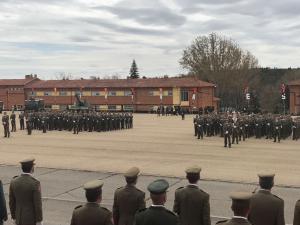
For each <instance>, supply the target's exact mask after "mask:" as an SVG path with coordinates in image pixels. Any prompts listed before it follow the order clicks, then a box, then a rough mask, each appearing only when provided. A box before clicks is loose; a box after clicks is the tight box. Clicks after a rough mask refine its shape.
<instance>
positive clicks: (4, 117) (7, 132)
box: [2, 113, 10, 138]
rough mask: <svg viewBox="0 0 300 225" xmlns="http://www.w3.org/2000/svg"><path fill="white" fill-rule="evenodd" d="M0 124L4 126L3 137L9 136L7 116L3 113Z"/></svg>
mask: <svg viewBox="0 0 300 225" xmlns="http://www.w3.org/2000/svg"><path fill="white" fill-rule="evenodd" d="M2 124H3V128H4V137H8V138H9V137H10V132H9V116H8V115H6V113H4V115H3V116H2Z"/></svg>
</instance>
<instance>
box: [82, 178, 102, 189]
mask: <svg viewBox="0 0 300 225" xmlns="http://www.w3.org/2000/svg"><path fill="white" fill-rule="evenodd" d="M103 184H104V183H103V181H101V180H92V181H89V182H87V183H85V184H84V185H83V188H84V189H85V190H86V191H87V190H96V189H101V188H102V186H103Z"/></svg>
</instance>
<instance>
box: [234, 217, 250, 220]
mask: <svg viewBox="0 0 300 225" xmlns="http://www.w3.org/2000/svg"><path fill="white" fill-rule="evenodd" d="M232 219H243V220H248V219H247V218H246V217H243V216H233V217H232Z"/></svg>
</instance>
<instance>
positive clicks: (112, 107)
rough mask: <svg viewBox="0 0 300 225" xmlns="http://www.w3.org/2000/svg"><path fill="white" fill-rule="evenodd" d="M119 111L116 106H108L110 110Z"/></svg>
mask: <svg viewBox="0 0 300 225" xmlns="http://www.w3.org/2000/svg"><path fill="white" fill-rule="evenodd" d="M116 109H117V106H116V105H108V110H110V111H115V110H116Z"/></svg>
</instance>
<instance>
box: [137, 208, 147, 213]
mask: <svg viewBox="0 0 300 225" xmlns="http://www.w3.org/2000/svg"><path fill="white" fill-rule="evenodd" d="M146 209H147V208H143V209H139V210H138V211H137V212H138V213H140V212H144V211H145V210H146Z"/></svg>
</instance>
